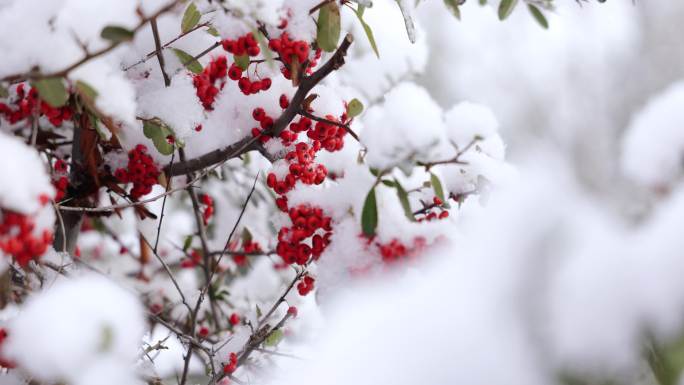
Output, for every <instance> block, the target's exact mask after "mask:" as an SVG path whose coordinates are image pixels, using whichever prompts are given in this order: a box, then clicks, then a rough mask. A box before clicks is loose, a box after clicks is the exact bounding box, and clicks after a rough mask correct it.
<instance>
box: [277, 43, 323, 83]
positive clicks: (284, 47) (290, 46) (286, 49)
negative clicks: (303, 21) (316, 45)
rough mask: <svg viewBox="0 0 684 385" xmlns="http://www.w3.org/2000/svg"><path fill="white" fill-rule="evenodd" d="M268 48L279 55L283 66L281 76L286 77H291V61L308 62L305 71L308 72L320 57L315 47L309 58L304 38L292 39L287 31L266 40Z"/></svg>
mask: <svg viewBox="0 0 684 385" xmlns="http://www.w3.org/2000/svg"><path fill="white" fill-rule="evenodd" d="M268 48H270V49H271V50H272V51H275V52H276V53H278V55H279V56H280V60H282V62H283V64H285V66H284V67H283V68H282V69H281V72H282V74H283V76H284V77H285V78H286V79H291V78H292V70H291V69H292V62H293V61H295V60H296V61H297V63H299V64H302V63H308V64H307V67H306V70H305V71H306V73H307V74H310V73H311V71H313V68H314V67H315V66H316V64H317V63H318V60H319V59H320V58H321V50H320V49H316V52H315V53H314V57H313V58H312V59H311V60H309V51H310V50H309V43H307V42H306V41H304V40H292V39H291V38H290V36H289V35H288V34H287V32H283V33H282V34H281V35H280V37H277V38H273V39H271V40H270V41H269V42H268Z"/></svg>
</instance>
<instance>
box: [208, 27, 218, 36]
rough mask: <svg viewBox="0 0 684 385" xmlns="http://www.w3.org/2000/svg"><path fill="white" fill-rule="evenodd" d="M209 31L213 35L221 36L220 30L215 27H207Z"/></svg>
mask: <svg viewBox="0 0 684 385" xmlns="http://www.w3.org/2000/svg"><path fill="white" fill-rule="evenodd" d="M207 33H208V34H210V35H211V36H215V37H219V32H218V31H217V30H216V28H214V27H209V28H207Z"/></svg>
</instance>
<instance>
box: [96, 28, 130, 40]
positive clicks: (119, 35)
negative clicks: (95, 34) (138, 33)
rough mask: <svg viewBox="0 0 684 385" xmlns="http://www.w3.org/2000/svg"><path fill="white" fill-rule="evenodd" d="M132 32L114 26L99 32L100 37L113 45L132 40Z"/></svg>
mask: <svg viewBox="0 0 684 385" xmlns="http://www.w3.org/2000/svg"><path fill="white" fill-rule="evenodd" d="M133 35H134V33H133V31H131V30H128V29H126V28H124V27H119V26H116V25H108V26H106V27H104V28H103V29H102V32H100V37H101V38H103V39H106V40H109V41H111V42H114V43H122V42H125V41H131V40H133Z"/></svg>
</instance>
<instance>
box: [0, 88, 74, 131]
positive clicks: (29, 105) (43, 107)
mask: <svg viewBox="0 0 684 385" xmlns="http://www.w3.org/2000/svg"><path fill="white" fill-rule="evenodd" d="M15 92H16V94H17V99H16V100H15V101H14V102H13V103H12V104H13V105H14V108H12V106H9V105H7V104H5V103H0V115H4V116H5V119H6V120H7V121H8V122H10V123H11V124H14V123H16V122H18V121H20V120H23V119H26V118H27V117H29V116H30V115H31V113H32V112H33V110H34V108H36V104H37V103H40V105H39V106H38V108H39V113H40V114H41V115H45V117H47V119H48V121H49V122H50V123H51V124H52V125H53V126H55V127H60V126H61V125H62V122H63V121H65V120H69V119H71V117H72V115H73V111H72V110H71V107H69V106H64V107H59V108H55V107H52V106H51V105H49V104H47V103H45V102H44V101H40V100H38V91H36V89H35V88H33V87H31V88H30V89H29V91H28V92H26V89H25V85H24V83H20V84H19V85H17V88H16V89H15Z"/></svg>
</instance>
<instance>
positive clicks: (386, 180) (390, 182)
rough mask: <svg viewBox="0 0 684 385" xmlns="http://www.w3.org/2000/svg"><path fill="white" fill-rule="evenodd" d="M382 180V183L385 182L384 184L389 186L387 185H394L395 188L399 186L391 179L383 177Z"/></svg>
mask: <svg viewBox="0 0 684 385" xmlns="http://www.w3.org/2000/svg"><path fill="white" fill-rule="evenodd" d="M380 182H382V184H384V185H385V186H387V187H392V188H394V187H396V186H397V185H396V184H395V183H394V181H393V180H389V179H383V180H381V181H380Z"/></svg>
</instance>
